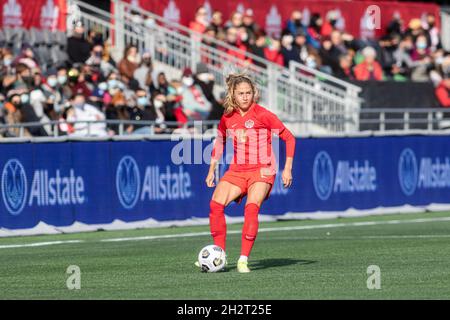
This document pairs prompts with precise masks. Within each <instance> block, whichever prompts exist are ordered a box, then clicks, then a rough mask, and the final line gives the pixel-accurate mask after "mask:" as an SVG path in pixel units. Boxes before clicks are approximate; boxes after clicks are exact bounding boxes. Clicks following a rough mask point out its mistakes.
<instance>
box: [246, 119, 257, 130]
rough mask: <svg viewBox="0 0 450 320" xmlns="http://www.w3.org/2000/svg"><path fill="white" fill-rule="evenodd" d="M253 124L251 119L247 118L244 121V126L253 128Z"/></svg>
mask: <svg viewBox="0 0 450 320" xmlns="http://www.w3.org/2000/svg"><path fill="white" fill-rule="evenodd" d="M254 125H255V122H254V121H253V120H247V121H245V127H246V128H247V129H251V128H253V126H254Z"/></svg>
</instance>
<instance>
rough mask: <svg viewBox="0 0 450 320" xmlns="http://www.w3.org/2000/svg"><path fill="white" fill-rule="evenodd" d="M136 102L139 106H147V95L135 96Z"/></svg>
mask: <svg viewBox="0 0 450 320" xmlns="http://www.w3.org/2000/svg"><path fill="white" fill-rule="evenodd" d="M137 104H138V105H140V106H148V99H147V97H139V98H137Z"/></svg>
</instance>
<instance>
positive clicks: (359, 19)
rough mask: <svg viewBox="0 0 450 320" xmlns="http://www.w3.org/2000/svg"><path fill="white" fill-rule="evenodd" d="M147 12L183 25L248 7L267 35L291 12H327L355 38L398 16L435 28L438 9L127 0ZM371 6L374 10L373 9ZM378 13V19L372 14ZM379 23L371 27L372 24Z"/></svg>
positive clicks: (328, 0)
mask: <svg viewBox="0 0 450 320" xmlns="http://www.w3.org/2000/svg"><path fill="white" fill-rule="evenodd" d="M127 2H132V3H134V4H139V6H140V7H141V8H143V9H146V10H148V11H151V12H154V13H156V14H158V15H160V16H163V17H165V18H167V19H169V20H172V21H175V22H179V23H181V24H183V25H185V26H187V25H188V24H189V22H190V21H192V20H194V16H195V11H196V10H197V8H198V7H200V6H204V7H205V8H206V10H207V11H208V13H209V16H211V14H212V12H213V11H214V10H219V11H221V12H222V13H223V18H224V22H226V21H227V20H228V19H229V17H230V16H231V14H232V13H233V12H234V11H239V12H244V11H245V9H248V8H251V9H253V12H254V17H255V20H256V22H257V23H258V24H259V25H260V26H262V27H263V28H264V29H265V30H266V31H267V32H268V33H269V34H271V35H275V36H277V35H279V33H280V32H281V30H282V29H283V28H284V27H285V26H286V21H287V20H288V19H289V17H290V15H291V13H292V11H294V10H300V11H302V13H303V19H304V23H306V24H307V23H309V17H310V16H311V15H312V14H313V13H320V14H321V16H322V17H324V18H325V17H326V16H327V13H328V12H329V11H331V10H333V11H335V12H337V14H338V21H337V27H338V28H339V29H341V30H345V31H347V32H349V33H351V34H352V35H353V36H355V37H357V38H361V37H372V36H380V35H382V34H383V31H384V30H385V29H386V26H387V25H388V23H389V22H390V21H391V20H392V18H393V16H394V14H395V15H399V16H400V17H401V18H402V20H403V21H404V22H405V26H407V25H408V23H409V21H410V20H411V19H414V18H419V19H424V17H425V14H427V13H432V14H434V16H435V18H436V21H437V25H438V26H439V6H438V5H436V4H433V3H420V2H397V1H386V0H385V1H363V0H360V1H338V0H314V1H313V0H265V1H261V0H246V1H245V0H227V1H223V0H190V1H186V0H133V1H131V0H128V1H127ZM374 6H375V7H374ZM377 12H378V13H379V16H378V17H375V16H374V15H376V14H377ZM376 21H379V22H380V24H379V25H377V26H376V27H375V28H374V27H373V25H374V22H376Z"/></svg>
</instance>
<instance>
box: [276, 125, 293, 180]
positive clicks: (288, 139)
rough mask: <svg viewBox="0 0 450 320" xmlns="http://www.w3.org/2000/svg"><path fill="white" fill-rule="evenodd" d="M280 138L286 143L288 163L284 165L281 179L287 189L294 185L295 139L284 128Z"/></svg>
mask: <svg viewBox="0 0 450 320" xmlns="http://www.w3.org/2000/svg"><path fill="white" fill-rule="evenodd" d="M279 137H280V138H281V139H282V140H284V142H285V143H286V162H285V164H284V169H283V173H282V174H281V179H282V180H283V185H284V187H285V188H289V187H290V186H291V185H292V164H293V162H294V153H295V137H294V136H293V135H292V133H291V132H290V131H289V129H287V128H284V130H283V131H282V132H281V133H280V135H279Z"/></svg>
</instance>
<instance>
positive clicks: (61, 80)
mask: <svg viewBox="0 0 450 320" xmlns="http://www.w3.org/2000/svg"><path fill="white" fill-rule="evenodd" d="M58 82H59V84H65V83H66V82H67V76H58Z"/></svg>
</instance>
